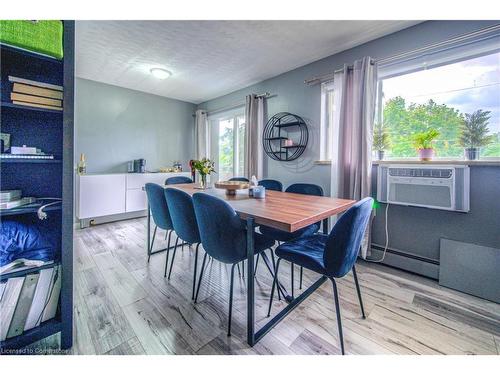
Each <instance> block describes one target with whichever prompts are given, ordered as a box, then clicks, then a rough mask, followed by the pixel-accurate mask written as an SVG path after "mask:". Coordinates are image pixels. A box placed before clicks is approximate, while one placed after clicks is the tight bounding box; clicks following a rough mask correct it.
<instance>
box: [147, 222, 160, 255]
mask: <svg viewBox="0 0 500 375" xmlns="http://www.w3.org/2000/svg"><path fill="white" fill-rule="evenodd" d="M157 229H158V226H157V225H155V230H154V231H153V238H152V240H151V245H150V247H149V249H148V263H149V259H150V258H151V252H152V251H153V244H154V243H155V237H156V230H157Z"/></svg>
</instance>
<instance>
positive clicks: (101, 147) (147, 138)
mask: <svg viewBox="0 0 500 375" xmlns="http://www.w3.org/2000/svg"><path fill="white" fill-rule="evenodd" d="M195 109H196V105H194V104H192V103H187V102H183V101H179V100H174V99H169V98H164V97H161V96H157V95H151V94H146V93H143V92H139V91H134V90H129V89H125V88H121V87H117V86H111V85H106V84H103V83H99V82H94V81H89V80H85V79H79V78H78V79H76V81H75V162H78V159H79V157H80V153H84V154H85V155H86V157H87V172H89V173H102V172H106V173H107V172H125V171H126V163H127V161H129V160H133V159H139V158H144V159H146V161H147V164H146V167H147V169H148V170H156V169H158V168H159V167H162V166H171V165H172V162H173V161H175V160H179V161H181V162H182V163H183V166H184V167H185V168H187V162H188V161H189V160H190V159H192V158H193V152H194V140H193V138H194V120H193V117H192V114H193V112H194V111H195Z"/></svg>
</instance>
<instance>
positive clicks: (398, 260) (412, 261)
mask: <svg viewBox="0 0 500 375" xmlns="http://www.w3.org/2000/svg"><path fill="white" fill-rule="evenodd" d="M384 248H385V247H384V246H382V245H379V244H376V243H372V244H371V249H372V250H374V251H372V253H375V254H372V257H373V258H375V259H378V257H379V255H380V256H381V255H382V253H383V251H384ZM386 253H387V254H386V257H385V259H384V262H383V264H385V265H387V266H391V267H394V268H398V269H402V270H404V271H409V272H412V273H415V274H418V275H422V276H425V277H429V278H431V279H435V280H437V279H438V278H439V260H437V259H432V258H427V257H423V256H420V255H416V254H412V253H408V252H406V251H403V250H399V249H395V248H391V247H388V248H387V251H386Z"/></svg>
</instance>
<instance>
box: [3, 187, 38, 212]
mask: <svg viewBox="0 0 500 375" xmlns="http://www.w3.org/2000/svg"><path fill="white" fill-rule="evenodd" d="M35 201H36V199H35V198H32V197H24V198H22V197H21V190H2V191H0V210H8V209H11V208H16V207H19V206H24V205H25V204H31V203H33V202H35Z"/></svg>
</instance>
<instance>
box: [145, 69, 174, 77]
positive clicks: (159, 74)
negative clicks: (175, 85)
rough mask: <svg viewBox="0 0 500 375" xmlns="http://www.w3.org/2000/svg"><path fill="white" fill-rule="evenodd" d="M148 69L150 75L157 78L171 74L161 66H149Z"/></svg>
mask: <svg viewBox="0 0 500 375" xmlns="http://www.w3.org/2000/svg"><path fill="white" fill-rule="evenodd" d="M149 71H150V72H151V74H152V75H154V76H155V77H156V78H159V79H166V78H168V77H170V76H171V75H172V73H171V72H169V71H168V70H167V69H163V68H151V69H150V70H149Z"/></svg>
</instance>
